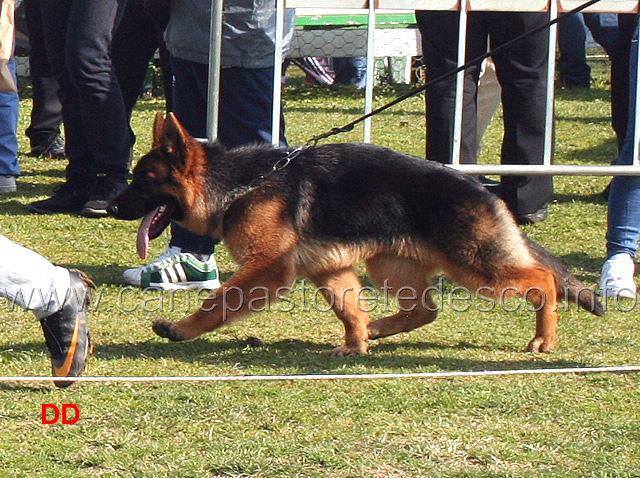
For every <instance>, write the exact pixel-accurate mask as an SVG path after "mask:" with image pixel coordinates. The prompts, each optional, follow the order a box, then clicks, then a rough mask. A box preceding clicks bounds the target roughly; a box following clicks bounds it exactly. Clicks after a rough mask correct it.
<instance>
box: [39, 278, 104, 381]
mask: <svg viewBox="0 0 640 478" xmlns="http://www.w3.org/2000/svg"><path fill="white" fill-rule="evenodd" d="M69 276H70V279H71V286H70V288H69V293H68V295H67V297H66V298H65V302H64V304H63V306H62V309H60V310H59V311H57V312H56V313H54V314H51V315H49V316H47V317H43V318H42V319H40V325H42V331H43V332H44V339H45V341H46V343H47V348H48V349H49V354H51V373H52V375H53V376H54V377H77V376H79V375H80V374H81V373H82V372H84V370H85V369H86V368H87V359H88V358H89V355H91V353H92V352H93V348H92V346H91V339H90V337H89V330H88V326H87V307H88V305H89V303H90V299H91V296H90V291H91V288H92V287H93V284H92V283H91V281H90V280H89V279H88V278H87V277H86V276H84V275H83V274H82V273H81V272H79V271H75V270H70V271H69ZM53 383H54V384H55V385H56V387H61V388H63V387H68V386H69V385H71V384H73V381H60V380H58V381H54V382H53Z"/></svg>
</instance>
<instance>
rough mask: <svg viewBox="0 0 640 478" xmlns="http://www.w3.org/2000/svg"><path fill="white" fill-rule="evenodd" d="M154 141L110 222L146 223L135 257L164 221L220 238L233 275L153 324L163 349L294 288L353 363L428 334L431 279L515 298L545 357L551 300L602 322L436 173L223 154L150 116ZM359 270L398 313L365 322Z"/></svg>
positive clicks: (328, 152)
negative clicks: (375, 349)
mask: <svg viewBox="0 0 640 478" xmlns="http://www.w3.org/2000/svg"><path fill="white" fill-rule="evenodd" d="M153 138H154V139H153V148H152V149H151V151H150V152H149V153H147V154H146V155H144V156H143V157H142V158H140V160H139V161H138V163H137V165H136V167H135V168H134V170H133V179H132V182H131V183H130V185H129V187H128V188H127V189H126V190H124V191H123V192H122V193H121V194H120V195H119V196H118V197H116V198H115V199H114V200H113V201H112V203H111V204H110V208H109V212H110V213H111V215H112V216H113V217H116V218H119V219H126V220H134V219H139V218H141V217H143V216H145V219H144V220H143V221H142V226H141V231H140V232H139V238H138V244H139V252H141V253H142V254H143V255H144V254H145V253H146V245H147V243H148V240H149V239H153V238H155V237H157V236H158V235H159V234H160V233H161V232H162V231H163V230H164V229H165V228H166V227H167V225H168V224H169V222H170V221H171V220H173V221H177V222H178V223H179V224H181V225H182V226H184V227H186V228H187V229H189V230H191V231H193V232H195V233H198V234H208V235H211V236H213V237H215V238H219V239H224V241H225V244H226V246H227V248H228V250H229V252H230V254H231V256H232V257H233V259H234V260H235V261H236V262H237V264H238V269H237V271H236V273H235V274H234V275H233V276H232V277H231V278H230V279H229V281H228V282H227V283H226V284H224V285H222V286H221V287H220V288H219V289H218V290H216V291H214V292H213V293H212V295H211V296H210V297H208V298H207V299H205V301H204V302H203V303H202V305H201V307H200V308H199V309H198V310H197V311H196V312H195V313H193V314H192V315H190V316H188V317H186V318H184V319H182V320H180V321H178V322H169V321H166V320H156V321H154V323H153V330H154V331H155V333H156V334H158V335H159V336H161V337H165V338H168V339H170V340H172V341H181V340H190V339H194V338H196V337H198V336H200V335H201V334H203V333H205V332H209V331H211V330H214V329H216V328H218V327H221V326H222V325H225V324H226V323H229V322H230V321H232V320H234V319H236V318H239V317H241V316H244V315H246V314H248V313H249V312H250V311H251V310H254V309H252V308H251V307H250V304H252V303H253V304H255V302H254V301H256V300H267V297H266V293H265V291H267V290H268V299H275V298H277V296H278V295H281V293H282V292H281V291H282V290H286V288H287V287H289V286H290V285H291V284H292V282H293V281H294V279H296V278H300V277H304V278H308V279H309V280H311V281H312V282H313V283H314V284H315V285H316V286H317V287H318V288H319V291H321V292H322V294H323V295H324V296H325V298H326V299H327V301H328V302H329V303H330V304H331V305H332V307H333V310H334V312H335V314H336V315H337V316H338V318H339V319H340V320H341V321H342V322H343V324H344V329H345V340H344V345H343V346H340V347H337V348H336V349H334V350H333V354H334V355H339V356H342V355H351V354H364V353H366V352H367V350H368V340H369V339H377V338H380V337H387V336H390V335H394V334H397V333H400V332H408V331H410V330H413V329H415V328H417V327H420V326H422V325H425V324H428V323H429V322H432V321H433V320H434V319H435V318H436V306H435V303H434V301H433V298H432V297H431V295H430V294H431V292H432V289H433V287H431V285H432V282H431V279H432V278H433V277H435V276H437V275H444V276H446V277H448V278H449V279H451V280H453V281H454V282H456V283H458V284H459V285H461V286H464V287H466V288H467V289H468V290H470V291H478V292H479V293H480V296H482V297H494V298H497V297H500V298H504V297H506V296H523V297H524V299H526V300H527V301H528V302H529V303H530V304H531V305H532V306H533V309H534V310H535V311H536V312H535V313H536V331H535V336H534V338H533V339H532V340H531V341H530V342H529V345H528V350H529V351H531V352H548V351H550V350H551V349H552V348H553V346H554V344H555V341H556V323H557V310H556V309H557V302H558V301H559V300H565V301H567V302H569V301H574V302H575V303H576V304H577V305H580V306H581V307H582V308H584V309H586V310H588V311H589V312H591V313H593V314H594V315H598V316H600V315H602V314H603V308H602V305H601V304H600V303H599V302H598V301H597V299H596V298H595V296H594V294H593V291H592V290H590V289H588V288H586V287H585V286H583V285H582V284H581V283H580V282H579V281H578V279H576V278H575V277H574V276H573V275H571V274H570V273H569V272H568V271H567V269H566V268H565V267H564V266H563V265H562V264H561V263H560V261H559V260H558V259H556V258H555V257H554V256H552V255H551V254H550V253H549V252H547V251H546V250H545V249H544V248H543V247H541V246H540V245H538V244H536V243H535V242H533V241H532V240H530V239H528V238H527V237H526V236H525V235H524V234H523V233H522V232H521V230H520V229H519V228H518V226H517V225H516V222H515V220H514V218H513V216H512V215H511V213H510V212H509V210H508V209H507V207H506V205H505V204H504V203H503V202H502V201H501V200H500V199H499V198H498V197H497V196H495V195H494V194H492V193H490V192H488V191H487V190H486V189H485V188H484V187H483V186H482V185H481V184H480V182H478V181H477V180H476V179H474V178H472V177H470V176H468V175H465V174H463V173H461V172H458V171H455V170H453V169H451V168H448V167H446V166H443V165H441V164H438V163H435V162H431V161H427V160H424V159H421V158H417V157H412V156H409V155H406V154H403V153H399V152H395V151H392V150H389V149H385V148H382V147H379V146H374V145H371V144H327V145H322V146H313V147H308V148H306V149H302V150H301V151H297V152H296V153H295V154H291V153H290V151H291V150H288V149H286V148H278V147H274V146H270V145H254V146H247V147H240V148H235V149H231V150H225V149H224V148H222V147H221V146H220V145H218V144H213V145H206V144H202V143H201V142H198V141H197V140H195V139H194V138H192V137H190V136H189V135H188V134H187V132H186V131H185V130H184V128H183V127H182V126H181V125H180V124H179V123H178V121H177V120H176V118H175V117H174V116H173V115H172V114H169V115H168V116H167V118H166V120H165V119H164V118H163V116H162V114H160V113H159V114H158V115H157V116H156V119H155V123H154V135H153ZM360 261H362V262H364V264H365V265H366V268H367V271H368V273H369V276H370V278H371V279H372V280H373V281H374V283H376V284H377V285H379V286H382V285H383V284H384V286H385V288H386V289H387V290H388V291H391V293H395V292H394V291H404V293H398V294H397V296H398V306H399V307H398V308H399V310H400V311H399V312H398V313H396V314H394V315H391V316H389V317H385V318H381V319H378V320H375V321H372V322H370V321H369V315H368V313H367V312H365V310H364V309H365V307H362V306H361V304H359V302H358V299H359V297H360V295H359V292H360V291H361V290H362V286H361V283H360V280H359V278H358V276H357V275H356V273H355V272H354V269H353V267H354V264H356V263H357V262H360ZM408 290H411V291H412V292H411V293H406V291H408Z"/></svg>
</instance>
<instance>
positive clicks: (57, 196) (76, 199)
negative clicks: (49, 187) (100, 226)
mask: <svg viewBox="0 0 640 478" xmlns="http://www.w3.org/2000/svg"><path fill="white" fill-rule="evenodd" d="M87 198H88V193H87V192H86V190H85V189H84V188H79V187H78V186H77V185H76V184H70V183H69V182H66V183H64V184H62V185H60V186H58V187H57V188H56V189H54V193H53V196H51V197H50V198H49V199H43V200H41V201H36V202H32V203H31V204H29V211H30V212H33V213H36V214H78V213H79V212H80V211H81V210H82V206H84V203H85V202H87Z"/></svg>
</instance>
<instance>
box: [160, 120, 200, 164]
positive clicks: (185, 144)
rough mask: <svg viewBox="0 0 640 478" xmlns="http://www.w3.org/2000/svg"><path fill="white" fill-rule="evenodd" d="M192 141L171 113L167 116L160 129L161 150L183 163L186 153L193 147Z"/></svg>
mask: <svg viewBox="0 0 640 478" xmlns="http://www.w3.org/2000/svg"><path fill="white" fill-rule="evenodd" d="M194 143H195V141H194V139H193V138H192V137H191V136H189V133H187V130H185V129H184V128H183V127H182V125H181V124H180V122H179V121H178V119H177V118H176V117H175V115H174V114H173V113H169V114H167V119H166V120H165V121H164V125H163V128H162V143H161V146H162V149H164V150H165V151H166V152H167V153H169V154H171V155H173V156H174V157H175V158H177V159H179V160H180V161H184V159H185V158H186V156H187V151H188V150H189V148H190V147H193V144H194Z"/></svg>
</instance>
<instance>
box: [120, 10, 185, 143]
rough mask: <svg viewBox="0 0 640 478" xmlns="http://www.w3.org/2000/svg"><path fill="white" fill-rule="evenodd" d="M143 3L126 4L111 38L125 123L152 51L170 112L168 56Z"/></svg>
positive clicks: (160, 36) (136, 97) (144, 75)
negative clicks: (155, 55)
mask: <svg viewBox="0 0 640 478" xmlns="http://www.w3.org/2000/svg"><path fill="white" fill-rule="evenodd" d="M144 4H145V2H144V0H129V1H128V3H127V8H126V9H125V11H124V15H123V17H122V20H121V21H120V25H119V26H118V29H117V30H116V34H115V35H114V37H113V45H112V58H113V66H114V68H115V70H116V76H117V78H118V83H119V84H120V89H121V91H122V98H123V100H124V108H125V111H126V114H127V122H128V123H129V124H130V122H131V113H132V112H133V107H134V106H135V104H136V102H137V101H138V98H139V97H140V92H141V90H142V87H143V86H144V81H145V77H146V74H147V71H148V69H149V62H150V61H151V60H152V59H153V56H154V54H155V52H156V50H159V52H160V68H161V71H162V81H163V83H164V94H165V99H166V111H167V112H168V111H172V106H171V103H172V96H173V92H172V85H173V78H172V73H171V64H170V61H169V53H168V52H167V49H166V47H165V43H164V39H163V37H162V34H163V31H162V27H160V26H159V25H157V24H156V23H155V22H154V21H153V19H152V17H151V16H149V15H148V14H147V12H146V11H145V8H144ZM129 136H130V142H131V144H134V143H135V135H134V133H133V130H132V129H131V128H129Z"/></svg>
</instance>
